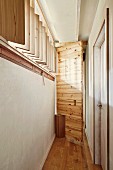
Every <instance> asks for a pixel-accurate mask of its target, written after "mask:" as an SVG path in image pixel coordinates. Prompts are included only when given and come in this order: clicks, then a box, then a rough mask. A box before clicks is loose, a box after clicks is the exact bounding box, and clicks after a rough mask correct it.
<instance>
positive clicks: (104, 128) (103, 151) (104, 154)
mask: <svg viewBox="0 0 113 170" xmlns="http://www.w3.org/2000/svg"><path fill="white" fill-rule="evenodd" d="M105 50H106V48H105V41H104V43H103V44H102V46H101V104H102V107H101V166H102V169H103V170H107V61H106V51H105Z"/></svg>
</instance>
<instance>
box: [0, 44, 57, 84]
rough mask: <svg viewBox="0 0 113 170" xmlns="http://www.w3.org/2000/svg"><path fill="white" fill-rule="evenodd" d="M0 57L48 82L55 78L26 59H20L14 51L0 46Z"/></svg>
mask: <svg viewBox="0 0 113 170" xmlns="http://www.w3.org/2000/svg"><path fill="white" fill-rule="evenodd" d="M0 57H1V58H4V59H6V60H8V61H11V62H12V63H15V64H17V65H19V66H21V67H24V68H26V69H28V70H30V71H32V72H34V73H37V74H39V75H43V76H44V77H46V78H48V79H49V80H52V81H54V80H55V77H53V76H52V75H50V74H49V73H47V72H46V71H44V70H43V69H41V68H40V67H38V65H35V64H33V63H32V62H30V60H27V59H26V58H22V57H21V56H20V55H19V54H17V53H15V52H14V51H12V50H10V49H8V48H7V47H5V46H3V45H1V44H0Z"/></svg>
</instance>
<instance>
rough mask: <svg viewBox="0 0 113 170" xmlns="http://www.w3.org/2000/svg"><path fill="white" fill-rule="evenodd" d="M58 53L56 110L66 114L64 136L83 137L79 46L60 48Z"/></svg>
mask: <svg viewBox="0 0 113 170" xmlns="http://www.w3.org/2000/svg"><path fill="white" fill-rule="evenodd" d="M62 49H63V50H61V51H60V50H59V51H60V52H59V53H58V75H57V110H58V114H62V115H66V125H65V131H66V137H67V138H68V139H69V140H70V141H73V142H74V141H80V142H81V141H82V138H83V91H82V80H83V61H82V60H83V57H82V48H81V46H79V45H78V46H77V47H76V46H75V47H73V46H72V47H71V46H70V48H64V47H63V48H62Z"/></svg>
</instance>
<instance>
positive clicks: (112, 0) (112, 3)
mask: <svg viewBox="0 0 113 170" xmlns="http://www.w3.org/2000/svg"><path fill="white" fill-rule="evenodd" d="M106 7H109V9H110V170H112V169H113V146H112V141H113V0H100V1H99V5H98V8H97V13H96V16H95V20H94V23H93V27H92V31H91V34H90V37H89V112H88V114H89V115H88V117H89V122H90V125H89V128H90V131H88V137H89V145H90V150H91V153H92V154H93V45H94V42H95V41H96V38H97V35H98V33H99V31H100V28H101V26H102V24H103V21H104V18H105V13H106Z"/></svg>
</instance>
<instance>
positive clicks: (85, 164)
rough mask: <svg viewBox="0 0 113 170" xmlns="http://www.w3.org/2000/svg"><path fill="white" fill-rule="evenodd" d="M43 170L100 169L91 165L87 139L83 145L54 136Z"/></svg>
mask: <svg viewBox="0 0 113 170" xmlns="http://www.w3.org/2000/svg"><path fill="white" fill-rule="evenodd" d="M43 170H102V169H101V167H100V166H97V165H93V164H92V161H91V155H90V152H89V147H88V143H87V139H86V137H85V136H84V140H83V145H77V144H74V143H71V142H68V141H67V140H66V139H65V138H56V139H55V141H54V143H53V146H52V148H51V150H50V153H49V155H48V157H47V160H46V162H45V164H44V167H43Z"/></svg>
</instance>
